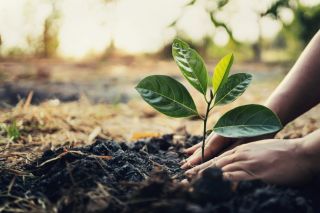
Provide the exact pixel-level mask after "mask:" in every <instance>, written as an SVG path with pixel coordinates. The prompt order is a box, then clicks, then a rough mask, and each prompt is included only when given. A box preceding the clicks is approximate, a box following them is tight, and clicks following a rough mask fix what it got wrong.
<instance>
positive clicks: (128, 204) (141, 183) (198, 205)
mask: <svg viewBox="0 0 320 213" xmlns="http://www.w3.org/2000/svg"><path fill="white" fill-rule="evenodd" d="M200 139H201V138H200V137H197V136H186V138H185V140H182V141H183V142H181V140H176V139H175V137H174V136H173V135H164V136H162V137H160V138H153V139H143V140H139V141H137V142H135V143H117V142H115V141H112V140H106V139H97V140H96V141H95V142H94V143H93V144H92V145H87V146H83V147H60V148H58V149H55V150H53V151H51V150H48V151H45V152H44V153H43V155H42V156H41V157H40V158H38V159H36V160H34V161H32V163H26V164H25V165H22V169H23V171H25V173H21V171H20V172H18V171H16V170H13V169H4V168H5V167H4V166H3V167H2V166H1V167H0V168H2V171H1V176H0V212H1V211H3V212H18V211H19V212H223V213H225V212H226V213H227V212H241V213H246V212H255V213H256V212H273V213H275V212H299V213H303V212H320V206H319V204H320V202H319V201H320V192H319V189H320V184H319V183H318V182H317V181H314V182H313V183H311V184H310V185H308V186H304V187H301V188H288V187H280V186H274V185H268V184H265V183H262V182H260V181H244V182H240V183H238V184H235V183H231V182H229V181H225V180H222V177H221V171H220V170H219V169H209V170H206V172H205V173H204V175H203V176H202V177H201V178H198V179H195V180H191V181H190V183H187V184H183V183H181V180H182V179H185V178H186V177H185V175H184V171H183V170H182V169H180V164H179V162H180V161H181V160H182V159H184V158H185V156H184V154H182V153H181V150H182V148H186V147H190V146H191V145H193V144H195V143H197V142H199V141H200Z"/></svg>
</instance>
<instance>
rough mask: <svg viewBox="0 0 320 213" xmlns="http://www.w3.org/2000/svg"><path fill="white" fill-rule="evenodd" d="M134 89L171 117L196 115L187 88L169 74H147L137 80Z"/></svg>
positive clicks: (149, 102)
mask: <svg viewBox="0 0 320 213" xmlns="http://www.w3.org/2000/svg"><path fill="white" fill-rule="evenodd" d="M136 90H137V91H138V92H139V93H140V95H141V96H142V98H143V99H144V100H145V101H146V102H147V103H148V104H150V105H151V106H152V107H154V108H155V109H156V110H158V111H159V112H161V113H163V114H165V115H168V116H171V117H188V116H192V115H198V112H197V109H196V106H195V104H194V101H193V99H192V97H191V95H190V94H189V92H188V90H187V89H186V88H185V87H184V86H183V85H182V84H181V83H179V82H178V81H176V80H175V79H173V78H171V77H169V76H164V75H152V76H148V77H146V78H144V79H143V80H141V81H140V82H139V84H138V85H137V86H136Z"/></svg>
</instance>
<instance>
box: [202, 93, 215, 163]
mask: <svg viewBox="0 0 320 213" xmlns="http://www.w3.org/2000/svg"><path fill="white" fill-rule="evenodd" d="M212 101H213V97H210V100H209V101H208V102H207V110H206V114H205V116H204V118H203V138H202V151H201V162H202V163H204V148H205V145H206V133H207V121H208V117H209V112H210V110H211V109H212V108H210V105H211V102H212Z"/></svg>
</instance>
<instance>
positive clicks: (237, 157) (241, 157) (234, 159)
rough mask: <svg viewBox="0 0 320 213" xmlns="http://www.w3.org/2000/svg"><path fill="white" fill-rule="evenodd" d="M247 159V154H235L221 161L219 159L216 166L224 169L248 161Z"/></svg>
mask: <svg viewBox="0 0 320 213" xmlns="http://www.w3.org/2000/svg"><path fill="white" fill-rule="evenodd" d="M247 159H248V156H247V154H246V153H243V152H241V153H234V154H231V155H227V156H225V157H222V158H219V159H218V158H217V161H216V166H217V167H219V168H222V167H224V166H226V165H228V164H231V163H235V162H238V161H243V160H247Z"/></svg>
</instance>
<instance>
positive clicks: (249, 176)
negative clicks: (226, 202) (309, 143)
mask: <svg viewBox="0 0 320 213" xmlns="http://www.w3.org/2000/svg"><path fill="white" fill-rule="evenodd" d="M301 140H302V139H291V140H281V139H269V140H262V141H258V142H252V143H248V144H243V145H240V146H237V147H235V148H234V149H232V150H229V151H227V152H225V153H223V154H222V155H220V156H218V157H216V158H214V159H212V160H210V161H207V162H206V163H204V164H201V165H199V166H196V167H194V168H192V169H190V170H188V171H187V172H186V174H189V175H192V174H193V175H194V174H197V173H202V172H203V171H204V170H205V169H207V168H209V167H219V168H221V169H222V171H223V175H224V178H226V179H229V180H232V181H241V180H253V179H261V180H263V181H265V182H269V183H275V184H284V185H292V184H298V183H302V182H305V181H307V180H309V179H310V178H311V177H312V172H311V171H312V168H311V167H312V163H311V161H310V159H309V158H308V157H307V155H305V154H304V152H303V148H302V142H301Z"/></svg>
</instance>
